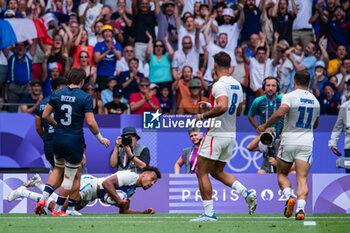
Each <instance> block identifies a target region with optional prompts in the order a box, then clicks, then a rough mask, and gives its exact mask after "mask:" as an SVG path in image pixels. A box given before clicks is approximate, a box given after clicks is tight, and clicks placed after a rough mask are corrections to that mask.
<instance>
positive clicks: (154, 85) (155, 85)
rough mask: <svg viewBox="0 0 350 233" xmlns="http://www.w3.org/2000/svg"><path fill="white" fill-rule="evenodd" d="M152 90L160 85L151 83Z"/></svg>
mask: <svg viewBox="0 0 350 233" xmlns="http://www.w3.org/2000/svg"><path fill="white" fill-rule="evenodd" d="M149 88H150V89H153V88H158V85H157V84H155V83H151V85H150V86H149Z"/></svg>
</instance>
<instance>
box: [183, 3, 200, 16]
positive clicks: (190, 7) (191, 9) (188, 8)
mask: <svg viewBox="0 0 350 233" xmlns="http://www.w3.org/2000/svg"><path fill="white" fill-rule="evenodd" d="M196 2H201V3H203V0H185V1H184V8H183V10H182V13H181V17H182V16H183V15H184V14H185V13H186V12H190V13H191V14H193V12H194V4H195V3H196Z"/></svg>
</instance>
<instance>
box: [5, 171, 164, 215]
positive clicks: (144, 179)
mask: <svg viewBox="0 0 350 233" xmlns="http://www.w3.org/2000/svg"><path fill="white" fill-rule="evenodd" d="M160 178H161V174H160V172H159V170H158V168H156V167H148V166H147V167H145V168H143V169H142V172H141V174H136V173H134V172H130V171H119V172H116V173H114V174H113V175H110V176H107V177H101V178H96V177H93V176H91V175H85V176H82V177H81V179H80V193H79V194H80V195H79V198H78V200H77V205H76V210H80V209H82V208H84V207H85V206H86V205H87V204H88V203H89V202H90V201H94V200H96V199H100V200H101V201H102V202H105V203H108V204H110V205H114V206H117V207H119V213H121V214H154V213H155V211H154V209H152V208H148V209H146V210H144V211H135V210H131V209H129V207H130V198H131V196H132V195H133V194H134V192H135V189H136V188H138V187H142V188H143V189H144V190H146V189H148V188H150V187H152V186H153V185H154V183H155V182H157V180H158V179H160ZM28 187H36V188H38V189H39V190H40V191H42V190H44V188H45V184H44V183H42V181H41V178H40V176H39V175H38V174H36V175H35V176H33V177H32V178H31V179H30V180H28V181H27V182H25V183H24V185H23V186H21V187H19V188H17V189H16V190H14V191H12V192H11V193H10V194H9V196H8V201H9V202H11V201H13V200H15V199H18V198H21V197H24V198H29V199H31V200H33V201H36V202H37V201H39V200H40V199H41V198H42V194H39V193H36V192H32V191H29V190H28V189H27V188H28ZM57 198H58V195H57V194H56V193H53V194H52V195H51V196H50V198H49V199H48V201H47V202H46V204H45V207H46V208H48V209H49V210H50V211H52V210H53V209H54V207H55V205H56V201H57ZM66 206H67V203H65V205H64V207H63V208H64V209H65V208H66Z"/></svg>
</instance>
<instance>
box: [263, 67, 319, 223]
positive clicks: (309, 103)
mask: <svg viewBox="0 0 350 233" xmlns="http://www.w3.org/2000/svg"><path fill="white" fill-rule="evenodd" d="M309 84H310V74H309V72H307V71H306V70H303V71H297V72H296V74H295V77H294V91H292V92H291V93H288V94H286V95H284V96H283V98H282V103H281V106H280V107H279V109H278V110H277V111H276V112H275V113H274V114H273V115H272V116H271V117H270V119H269V120H268V121H267V122H266V123H265V124H263V125H261V126H259V127H258V128H257V132H258V134H259V133H262V132H264V131H265V130H266V128H268V127H270V126H271V125H273V124H275V123H276V122H278V121H279V120H280V119H281V118H282V117H283V116H284V127H283V135H282V139H281V145H280V148H279V152H278V159H277V176H278V184H279V186H280V188H281V190H283V194H284V196H285V197H286V198H287V202H286V207H285V210H284V215H285V216H286V217H287V218H289V217H291V216H292V215H293V209H294V205H295V202H296V200H295V198H294V197H293V196H292V193H291V183H290V181H289V179H288V171H289V169H290V168H291V166H292V165H293V162H295V169H296V178H297V185H298V189H297V199H298V200H297V210H296V219H297V220H304V218H305V212H304V208H305V205H306V198H307V194H308V191H309V190H308V186H307V175H308V173H309V169H310V166H311V164H312V160H313V158H312V149H313V141H314V136H313V129H315V128H317V126H318V118H319V115H320V104H319V102H318V100H317V99H316V97H315V96H314V95H313V94H312V93H310V92H309V91H308V87H309Z"/></svg>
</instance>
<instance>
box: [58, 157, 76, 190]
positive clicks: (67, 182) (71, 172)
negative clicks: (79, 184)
mask: <svg viewBox="0 0 350 233" xmlns="http://www.w3.org/2000/svg"><path fill="white" fill-rule="evenodd" d="M79 167H80V164H70V163H67V162H66V163H65V169H64V178H63V182H62V187H63V188H64V189H66V190H71V189H72V186H73V182H74V179H75V175H76V174H77V171H78V168H79Z"/></svg>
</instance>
